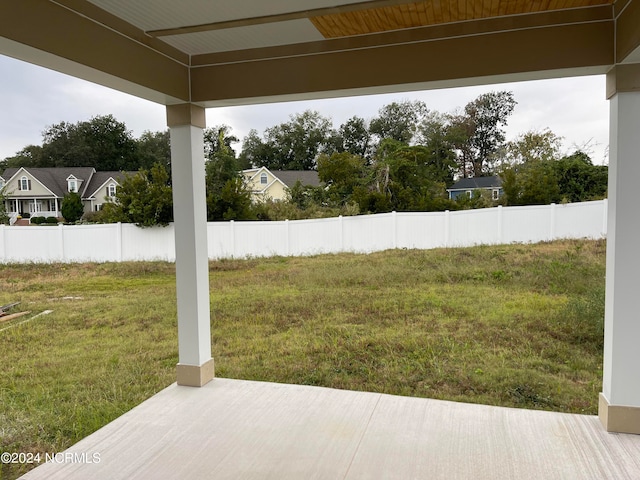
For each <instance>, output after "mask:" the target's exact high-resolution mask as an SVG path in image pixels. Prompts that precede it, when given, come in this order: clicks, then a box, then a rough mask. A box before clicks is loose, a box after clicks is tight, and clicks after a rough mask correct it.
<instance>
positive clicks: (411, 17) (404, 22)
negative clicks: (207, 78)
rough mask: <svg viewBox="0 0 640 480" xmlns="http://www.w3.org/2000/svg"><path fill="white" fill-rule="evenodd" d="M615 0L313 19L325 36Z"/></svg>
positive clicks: (445, 4)
mask: <svg viewBox="0 0 640 480" xmlns="http://www.w3.org/2000/svg"><path fill="white" fill-rule="evenodd" d="M612 3H613V0H549V1H524V0H493V1H492V0H485V1H478V0H449V1H432V0H429V1H424V2H415V3H408V4H404V5H390V6H384V7H380V8H372V9H367V10H358V11H352V12H346V13H337V14H332V15H322V16H317V17H313V18H312V19H311V21H312V22H313V24H314V25H315V26H316V28H317V29H318V30H319V31H320V32H321V33H322V34H323V35H324V36H325V38H340V37H347V36H352V35H365V34H370V33H378V32H385V31H391V30H401V29H406V28H416V27H423V26H428V25H439V24H445V23H455V22H465V21H469V20H479V19H485V18H497V17H504V16H509V15H522V14H530V13H539V12H545V11H554V10H560V9H565V10H566V9H575V8H582V7H591V6H598V5H611V4H612Z"/></svg>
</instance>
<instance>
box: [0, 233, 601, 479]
mask: <svg viewBox="0 0 640 480" xmlns="http://www.w3.org/2000/svg"><path fill="white" fill-rule="evenodd" d="M604 253H605V242H604V241H565V242H554V243H543V244H538V245H512V246H496V247H475V248H466V249H452V250H430V251H413V250H395V251H387V252H381V253H375V254H371V255H352V254H341V255H325V256H317V257H309V258H281V257H277V258H270V259H250V260H224V261H219V262H212V263H211V264H210V279H211V282H210V283H211V317H212V345H213V347H212V348H213V356H214V358H215V360H216V374H217V375H218V376H222V377H229V378H241V379H254V380H265V381H273V382H285V383H298V384H307V385H322V386H327V387H335V388H345V389H355V390H366V391H374V392H385V393H391V394H398V395H412V396H423V397H430V398H440V399H449V400H457V401H465V402H474V403H485V404H491V405H504V406H512V407H523V408H536V409H548V410H555V411H562V412H574V413H588V414H595V413H596V410H597V398H598V392H599V391H600V390H601V376H602V372H601V365H602V341H603V339H602V327H603V316H604V313H603V312H604V277H605V271H604V257H605V254H604ZM68 297H72V298H68ZM14 301H20V302H22V303H21V305H20V306H19V307H18V308H19V309H23V310H30V311H31V312H32V315H34V314H36V313H39V312H42V311H44V310H53V312H52V313H51V314H49V315H43V316H40V317H38V318H35V319H33V320H31V321H28V322H25V323H20V322H22V321H23V320H24V319H28V318H30V316H27V317H22V318H20V319H16V320H14V321H10V322H6V323H0V352H2V354H1V355H0V451H10V452H58V451H61V450H62V449H64V448H66V447H68V446H70V445H71V444H73V443H75V442H77V441H78V440H80V439H81V438H83V437H85V436H86V435H88V434H90V433H92V432H93V431H95V430H96V429H98V428H100V427H101V426H103V425H104V424H106V423H108V422H109V421H111V420H113V419H114V418H116V417H118V416H119V415H121V414H122V413H124V412H126V411H127V410H129V409H131V408H132V407H134V406H135V405H137V404H139V403H140V402H142V401H143V400H144V399H146V398H148V397H149V396H151V395H153V394H154V393H155V392H157V391H159V390H160V389H162V388H164V387H165V386H167V385H169V384H170V383H171V382H173V381H174V377H175V364H176V363H177V327H176V308H175V270H174V266H173V265H172V264H167V263H160V262H158V263H123V264H82V265H4V266H2V265H0V305H1V304H6V303H10V302H14ZM14 311H15V310H14ZM7 327H10V328H7ZM2 329H5V330H2ZM0 468H1V469H3V470H0V478H2V479H3V480H4V479H5V478H15V476H17V475H18V474H20V473H24V471H26V469H27V468H28V467H22V469H20V468H18V466H16V465H9V466H7V465H0Z"/></svg>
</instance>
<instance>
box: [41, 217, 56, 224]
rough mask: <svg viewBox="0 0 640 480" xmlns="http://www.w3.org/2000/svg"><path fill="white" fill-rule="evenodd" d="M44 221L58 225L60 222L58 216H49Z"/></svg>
mask: <svg viewBox="0 0 640 480" xmlns="http://www.w3.org/2000/svg"><path fill="white" fill-rule="evenodd" d="M44 223H48V224H51V225H57V224H58V219H57V218H56V217H47V218H46V219H45V222H44Z"/></svg>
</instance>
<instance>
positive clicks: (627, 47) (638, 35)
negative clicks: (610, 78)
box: [616, 0, 640, 62]
mask: <svg viewBox="0 0 640 480" xmlns="http://www.w3.org/2000/svg"><path fill="white" fill-rule="evenodd" d="M638 47H640V0H631V1H629V2H628V3H627V5H626V8H625V9H624V10H622V11H621V12H620V14H619V15H618V17H617V18H616V61H617V62H622V61H623V60H624V59H625V58H626V57H627V56H628V55H629V54H631V53H632V52H633V51H634V50H636V49H637V48H638Z"/></svg>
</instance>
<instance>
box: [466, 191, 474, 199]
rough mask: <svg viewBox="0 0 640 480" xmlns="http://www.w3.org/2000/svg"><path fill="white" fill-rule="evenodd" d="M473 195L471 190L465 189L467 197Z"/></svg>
mask: <svg viewBox="0 0 640 480" xmlns="http://www.w3.org/2000/svg"><path fill="white" fill-rule="evenodd" d="M472 196H473V192H472V191H471V190H467V198H471V197H472Z"/></svg>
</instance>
